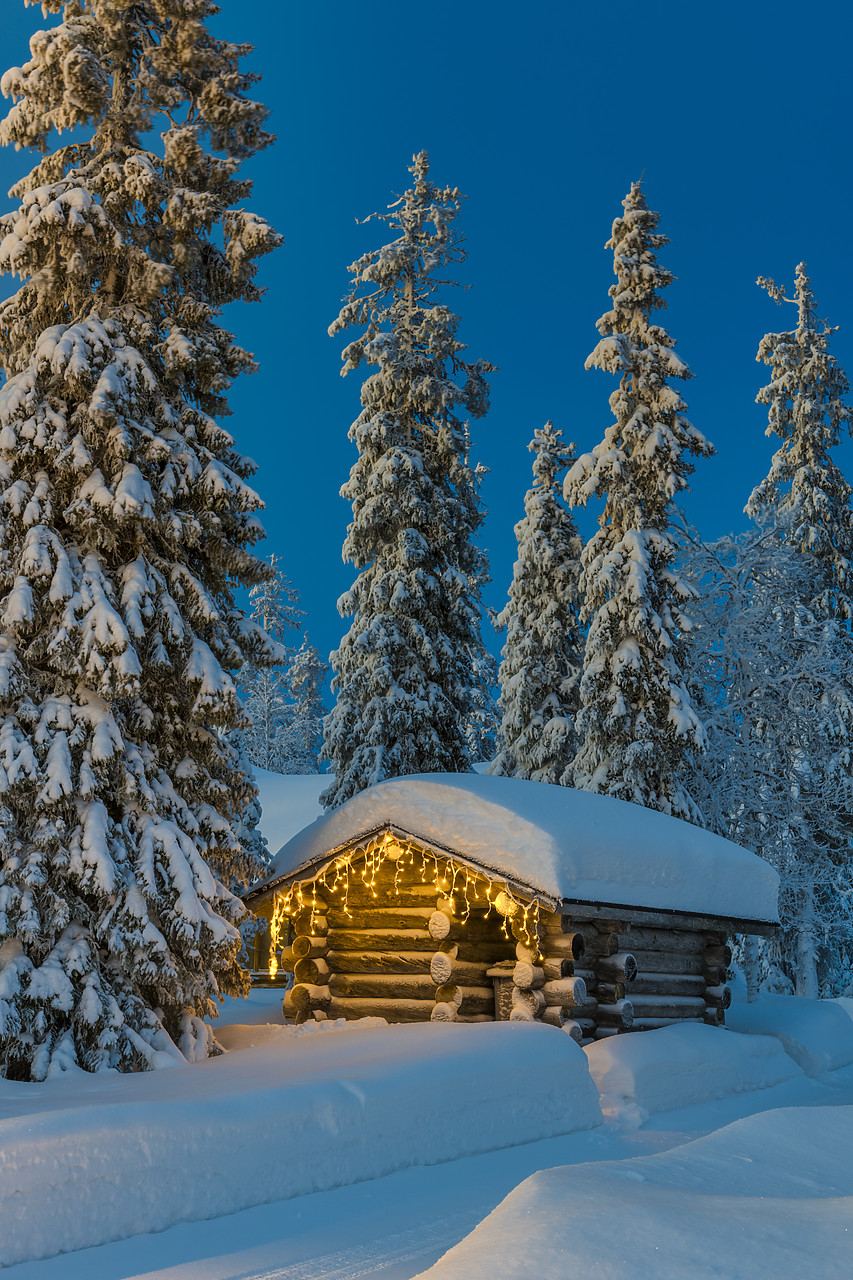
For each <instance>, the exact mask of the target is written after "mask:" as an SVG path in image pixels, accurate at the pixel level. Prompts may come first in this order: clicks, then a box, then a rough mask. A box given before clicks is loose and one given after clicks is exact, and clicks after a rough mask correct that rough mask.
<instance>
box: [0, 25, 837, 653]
mask: <svg viewBox="0 0 853 1280" xmlns="http://www.w3.org/2000/svg"><path fill="white" fill-rule="evenodd" d="M220 3H221V14H220V15H219V17H218V18H217V19H215V22H214V28H215V30H216V32H217V34H220V35H225V36H227V37H228V38H230V39H233V40H235V41H247V42H249V43H252V44H254V45H255V46H256V52H255V53H254V54H253V55H252V57H251V59H250V61H249V65H250V67H251V68H252V69H253V70H257V71H259V72H261V74H262V75H263V81H262V83H261V85H260V86H259V87H258V96H260V97H261V98H262V99H263V100H264V101H265V102H266V103H267V104H268V105H269V107H270V108H271V127H272V128H273V129H274V130H276V132H277V133H278V144H277V146H276V147H275V148H274V149H273V150H271V151H269V152H266V153H264V154H262V155H261V156H259V157H257V158H256V159H255V160H254V161H253V162H252V163H251V166H250V170H249V172H250V174H251V176H252V177H253V178H254V179H255V182H256V188H255V193H254V199H253V205H254V207H255V208H257V209H258V210H259V211H260V212H261V213H263V214H264V215H265V216H267V217H268V218H269V219H270V220H271V221H272V222H273V223H274V224H275V225H276V226H277V227H278V229H279V230H281V231H282V232H283V233H284V235H285V237H286V243H285V246H284V248H283V249H281V250H280V251H279V252H278V254H276V255H275V256H274V257H272V258H268V259H266V260H265V261H264V262H263V263H262V280H263V283H265V284H266V285H267V286H268V292H267V294H266V297H265V299H264V301H263V302H262V303H261V304H259V305H258V306H255V307H242V308H234V309H232V312H231V313H230V314H229V317H228V323H229V324H230V325H231V327H232V328H233V330H234V332H235V333H236V335H237V338H238V340H239V341H241V343H242V344H243V345H245V346H248V347H249V348H250V349H252V350H254V352H255V353H256V355H257V357H258V359H259V361H260V363H261V369H260V372H259V373H258V374H256V375H255V376H254V377H252V378H246V379H244V380H243V382H242V384H241V385H237V386H236V387H235V388H234V392H233V395H232V405H233V408H234V416H233V417H232V418H231V420H230V422H229V424H228V425H229V429H230V430H232V431H233V433H234V434H235V436H236V438H237V441H238V445H239V446H240V448H241V449H242V450H243V451H244V452H245V453H248V454H250V455H251V456H252V457H254V458H255V459H256V461H257V462H258V464H259V471H258V474H257V477H256V484H257V487H258V489H259V491H260V492H261V494H262V496H263V497H264V498H265V500H266V502H267V512H266V514H265V524H266V528H267V531H268V539H267V542H266V543H265V544H264V545H263V550H264V552H265V553H268V552H269V551H275V552H277V553H279V554H280V555H281V556H282V558H283V561H284V563H285V566H286V568H287V572H288V573H289V576H290V577H291V579H292V581H293V582H294V584H295V585H296V586H297V587H298V589H299V591H300V593H301V597H302V605H303V608H304V609H305V610H306V612H307V615H308V619H307V625H308V630H309V634H310V638H311V639H312V641H313V642H314V643H316V644H317V645H318V646H319V648H320V649H321V651H323V652H328V650H329V649H330V648H332V647H333V646H334V645H335V644H336V643H337V641H338V640H339V638H340V636H341V634H342V628H343V625H344V624H343V623H342V622H341V620H340V619H339V617H338V615H337V611H336V607H335V602H336V599H337V597H338V595H339V594H340V592H341V591H342V590H344V589H345V588H346V587H347V586H348V585H349V583H350V581H351V577H352V571H351V568H350V567H349V566H345V565H344V564H343V563H342V561H341V554H340V549H341V543H342V541H343V537H344V533H345V529H346V524H347V518H348V508H347V506H346V504H345V503H344V502H343V501H342V499H340V498H339V497H338V489H339V487H340V485H341V484H342V483H343V481H344V480H345V479H346V477H347V474H348V471H349V468H350V466H351V464H352V462H353V459H354V452H353V447H352V445H350V443H349V442H348V440H347V429H348V427H349V424H350V422H351V421H352V420H353V418H355V417H356V415H357V413H358V409H359V403H358V397H359V381H358V375H351V376H350V377H349V378H347V379H345V380H342V379H341V378H340V377H339V369H340V348H341V346H342V340H341V338H337V339H330V338H329V337H328V336H327V334H326V329H327V327H328V325H329V323H330V322H331V321H332V319H333V318H334V316H335V315H336V313H337V309H338V305H339V300H340V298H341V295H342V294H343V293H344V291H345V289H346V288H347V283H348V278H349V277H348V275H347V271H346V267H347V264H348V263H350V262H351V261H353V259H355V258H356V257H357V256H358V255H359V254H360V253H362V252H364V251H365V250H366V249H367V248H369V247H372V246H374V245H375V244H377V243H379V242H381V235H382V228H381V226H379V225H378V224H369V225H368V226H361V227H360V226H358V225H357V224H356V218H358V217H364V216H365V215H367V214H368V213H370V212H372V211H373V210H374V209H377V208H381V207H383V206H384V205H385V204H387V203H388V202H389V201H390V200H391V199H392V198H393V195H394V194H395V193H397V192H399V191H401V190H403V189H404V187H405V186H406V185H407V182H408V178H409V175H408V172H407V165H408V163H409V162H410V159H411V156H412V153H413V152H414V151H417V150H420V149H421V148H426V149H427V150H428V151H429V152H430V156H431V160H432V173H433V177H434V178H435V180H436V181H437V182H440V183H447V184H451V185H458V186H459V187H461V189H462V190H463V191H464V192H466V194H467V195H468V197H469V199H468V202H467V204H466V206H465V209H464V213H463V227H464V232H465V235H466V239H467V249H468V255H469V256H468V261H467V263H466V264H465V266H464V268H463V275H464V278H465V279H466V280H467V281H468V282H469V283H470V285H471V288H470V289H469V290H468V291H467V292H462V291H457V292H456V296H455V299H454V305H455V309H456V310H457V311H458V313H459V314H460V316H461V321H462V323H461V327H460V336H461V337H462V339H463V340H464V341H466V342H467V343H468V344H469V348H470V354H471V356H472V357H477V358H478V357H485V358H487V359H489V360H491V361H492V362H493V363H494V364H496V365H498V366H499V370H500V371H499V372H498V373H496V374H494V376H493V379H492V408H491V410H490V412H489V414H488V416H487V417H486V418H484V419H482V420H480V421H478V422H476V423H474V424H472V427H473V439H474V456H475V459H476V460H478V461H481V462H483V463H484V464H485V465H486V466H488V467H489V468H490V469H491V470H490V474H489V475H488V476H487V477H486V481H485V484H484V489H483V498H484V502H485V505H486V507H487V508H488V511H489V514H488V517H487V520H486V524H485V528H484V536H483V542H484V545H485V546H486V547H488V549H489V551H490V554H491V561H492V576H493V579H494V581H493V583H492V585H491V587H490V588H489V589H488V601H489V603H490V604H493V605H494V606H496V607H500V606H501V604H502V603H503V599H504V597H505V593H506V588H507V586H508V583H509V579H510V575H511V572H512V562H513V560H514V553H515V541H514V537H513V532H512V529H513V524H514V523H515V521H516V520H518V519H519V518H520V516H521V514H522V502H523V496H524V492H525V490H526V488H527V486H528V484H529V480H530V455H529V454H528V453H527V443H528V441H529V440H530V438H531V436H532V434H533V430H534V428H536V427H537V426H540V425H541V424H542V423H543V422H544V421H545V419H546V418H549V417H550V418H552V419H553V420H554V422H555V424H556V425H557V426H559V427H561V428H562V430H563V432H564V435H565V436H566V437H567V438H568V439H570V440H574V441H575V442H576V443H577V445H578V447H579V448H582V449H588V448H591V447H592V446H593V445H594V444H595V443H596V442H597V441H598V440H599V439H600V438H601V434H602V432H603V430H604V428H605V426H606V425H607V423H608V422H609V420H610V419H609V409H608V403H607V400H608V396H609V394H610V392H611V390H612V389H613V385H614V382H613V379H612V378H610V377H609V376H608V375H606V374H603V373H600V372H598V371H590V372H585V371H584V367H583V366H584V360H585V358H586V356H587V355H588V354H589V352H590V351H591V349H592V347H593V346H594V344H595V341H596V337H597V335H596V331H595V327H594V326H595V321H596V319H597V318H598V316H599V315H600V314H601V313H602V312H603V311H604V310H605V308H606V307H607V304H608V299H607V290H608V288H609V286H610V284H611V281H612V278H613V277H612V259H611V255H610V254H609V252H607V251H605V250H604V248H603V245H604V242H605V241H606V240H607V238H608V236H609V233H610V226H611V223H612V221H613V218H614V217H615V216H617V215H618V214H619V212H620V211H621V200H622V197H623V196H624V194H625V192H626V191H627V189H628V187H629V185H630V183H631V181H632V180H633V179H635V178H637V177H639V176H640V174H644V182H645V187H646V192H647V196H648V200H649V203H650V205H651V206H652V208H655V209H658V210H659V211H660V213H661V216H662V223H661V229H662V230H663V231H664V232H665V233H666V234H668V235H669V236H670V238H671V241H672V243H671V245H670V246H669V247H668V248H667V249H666V250H665V251H664V252H663V253H662V254H661V260H662V261H663V262H664V263H665V264H666V265H667V266H668V267H670V268H671V269H672V270H673V271H674V272H675V274H676V275H677V277H678V280H677V282H676V283H675V284H674V285H673V286H672V288H671V289H670V290H669V291H668V293H669V297H668V304H669V305H668V310H667V311H666V312H664V313H662V317H661V319H662V323H663V324H664V325H665V326H666V327H667V328H668V329H669V331H670V332H671V333H672V334H673V336H674V337H676V338H677V340H678V350H679V353H680V354H681V356H682V357H683V358H684V359H685V360H686V361H687V362H688V364H689V365H690V366H691V368H692V370H693V373H694V374H695V378H694V380H692V381H691V382H689V383H688V384H687V385H686V387H685V396H686V399H687V401H688V404H689V410H690V416H691V418H692V419H693V421H694V422H695V424H696V425H697V426H698V427H699V428H700V429H701V430H702V431H703V432H704V433H705V434H706V435H707V436H708V438H709V439H710V440H712V441H713V443H714V444H715V445H716V448H717V455H716V456H715V457H714V458H713V459H711V460H710V461H706V462H700V463H699V464H698V467H697V471H696V474H695V475H694V477H693V488H692V492H691V493H690V494H689V495H688V497H687V498H686V506H687V508H688V512H689V514H690V516H691V517H692V519H693V520H694V521H695V523H696V524H697V525H698V526H699V528H700V529H701V531H702V532H703V533H704V534H705V536H707V537H713V536H715V535H717V534H720V533H724V532H727V531H728V530H730V529H732V528H738V527H742V526H743V523H744V517H743V516H742V514H741V510H742V507H743V504H744V502H745V501H746V498H747V497H748V496H749V493H750V491H751V489H752V487H753V485H754V484H755V483H757V481H758V480H760V479H761V478H762V477H763V475H764V474H765V473H766V471H767V467H768V464H769V459H770V455H771V452H772V449H773V442H772V441H771V440H768V439H766V438H765V436H764V424H765V420H766V419H765V411H764V410H763V409H762V408H761V407H760V406H758V405H756V404H755V403H754V400H755V394H756V391H757V390H758V388H759V387H760V386H761V385H762V382H763V375H764V366H760V365H758V364H756V363H755V352H756V349H757V346H758V342H759V340H760V338H761V336H762V335H763V334H764V333H765V332H766V331H768V330H770V329H774V328H785V327H789V325H790V324H791V322H792V321H791V317H792V316H793V314H794V312H793V308H785V309H784V311H783V310H781V309H779V308H777V307H776V306H775V305H774V304H773V303H772V302H771V301H770V300H769V299H768V298H767V297H766V295H764V294H763V293H762V291H761V290H759V289H758V288H757V287H756V285H755V278H756V276H758V275H770V276H773V277H775V278H776V279H777V280H779V281H780V282H783V283H784V284H785V285H786V286H787V287H788V288H789V289H790V288H791V286H792V284H793V276H794V268H795V266H796V264H797V262H799V261H800V260H802V259H805V260H806V261H807V263H808V266H809V272H810V274H811V277H812V280H813V283H814V287H815V290H816V293H817V298H818V303H819V306H820V309H821V311H822V312H823V313H824V314H825V315H826V316H828V317H829V319H830V320H831V321H832V323H834V324H839V325H841V326H842V331H841V332H840V333H839V334H838V335H836V339H835V346H834V350H835V353H836V355H837V356H838V357H839V359H840V360H841V361H842V363H843V364H844V366H845V368H846V369H847V370H848V372H849V373H851V374H853V256H851V251H850V242H849V231H848V225H849V221H850V205H851V199H850V197H851V187H853V179H851V163H850V155H851V151H850V121H851V118H853V113H851V97H853V88H851V76H850V64H849V52H850V48H851V44H853V17H852V16H851V11H850V9H849V6H848V5H847V4H845V3H841V2H838V3H834V2H829V3H827V2H818V3H812V4H811V5H803V4H802V3H801V2H800V3H796V4H794V3H790V2H789V0H781V2H780V3H774V4H770V3H764V2H762V0H758V2H757V0H747V3H744V2H743V0H741V3H730V2H729V0H722V2H721V3H717V4H714V5H699V4H692V3H689V0H688V2H687V3H685V0H680V2H678V3H673V2H670V0H665V2H663V3H660V2H658V3H655V4H647V5H637V4H629V3H625V2H624V0H611V3H610V4H608V5H602V4H584V5H580V4H576V3H574V0H562V3H552V2H551V0H545V2H541V3H531V4H528V5H523V6H521V5H508V4H505V3H501V2H500V0H492V2H491V3H486V2H485V0H456V2H455V3H448V2H447V0H433V3H431V4H429V5H426V6H414V5H406V4H400V3H399V2H397V3H390V2H385V0H360V3H358V4H347V3H343V0H331V2H330V3H324V4H318V3H316V2H311V0H298V2H297V0H251V3H248V4H247V3H245V0H244V2H243V3H238V0H220ZM41 22H42V19H41V14H40V9H39V8H27V9H25V8H24V6H23V0H4V4H3V58H2V61H3V63H4V65H11V64H14V63H21V62H23V61H24V59H25V58H26V41H27V39H28V38H29V35H30V34H31V32H32V31H33V30H34V29H36V27H37V26H38V25H40V24H41ZM27 163H28V161H27V158H26V157H24V156H22V155H15V153H14V152H6V153H5V154H2V155H0V186H2V187H3V189H4V190H5V189H7V188H8V187H9V186H10V185H11V183H12V182H13V181H14V180H15V179H16V178H17V177H18V176H20V174H21V173H22V172H23V171H24V170H25V166H27ZM377 237H380V240H377ZM789 312H790V315H789V314H788V313H789ZM843 459H844V462H845V464H846V467H847V470H848V473H850V472H853V450H851V447H850V446H849V445H848V446H846V447H845V449H844V453H843ZM589 527H590V521H589V519H586V520H585V521H584V528H585V530H586V531H588V530H589ZM487 630H490V629H489V628H487ZM497 643H498V644H499V641H498V642H497Z"/></svg>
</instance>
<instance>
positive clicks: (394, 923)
mask: <svg viewBox="0 0 853 1280" xmlns="http://www.w3.org/2000/svg"><path fill="white" fill-rule="evenodd" d="M432 914H433V908H432V907H386V906H381V907H380V906H370V907H354V908H353V910H352V912H351V913H350V914H349V915H347V914H346V912H344V911H338V910H337V909H334V908H333V909H331V910H330V911H329V924H330V925H331V927H332V928H333V929H384V930H389V929H426V927H427V925H428V924H429V921H430V918H431V916H432Z"/></svg>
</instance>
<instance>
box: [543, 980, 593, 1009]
mask: <svg viewBox="0 0 853 1280" xmlns="http://www.w3.org/2000/svg"><path fill="white" fill-rule="evenodd" d="M542 990H543V993H544V995H545V1003H546V1004H549V1005H581V1004H586V1002H587V998H588V996H587V989H586V983H585V982H584V980H583V978H554V979H552V980H551V981H550V982H546V983H545V985H544V987H543V988H542Z"/></svg>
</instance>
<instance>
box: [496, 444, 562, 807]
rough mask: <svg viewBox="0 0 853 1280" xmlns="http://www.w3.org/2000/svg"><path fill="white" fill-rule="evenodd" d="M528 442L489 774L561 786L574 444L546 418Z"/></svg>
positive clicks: (504, 616)
mask: <svg viewBox="0 0 853 1280" xmlns="http://www.w3.org/2000/svg"><path fill="white" fill-rule="evenodd" d="M529 447H530V449H531V450H532V452H533V454H534V462H533V477H534V480H533V486H532V488H531V489H529V490H528V492H527V496H526V497H525V499H524V511H525V515H524V519H523V520H520V521H519V522H518V524H517V525H516V526H515V536H516V538H517V539H518V559H517V560H516V562H515V568H514V569H513V575H512V584H511V586H510V589H509V601H508V603H507V605H506V607H505V608H504V610H503V612H502V613H501V614H500V615H499V616H498V625H499V626H502V627H505V628H506V633H507V635H506V643H505V645H504V648H503V654H502V661H501V666H500V673H499V679H500V686H501V694H500V700H499V706H500V710H501V727H500V736H499V739H498V742H499V748H500V749H499V752H498V755H497V757H496V758H495V760H494V761H493V762H492V764H491V765H490V766H489V773H497V774H506V775H507V776H509V777H515V778H531V779H532V780H533V781H535V782H555V783H562V784H563V785H564V786H568V785H571V780H572V775H571V764H572V761H573V760H574V757H575V755H576V754H577V749H578V740H577V735H576V733H575V725H574V719H575V716H576V715H577V711H578V683H579V680H580V662H581V650H582V648H583V635H582V633H581V628H580V620H579V612H580V592H579V590H578V577H579V574H580V554H581V549H582V545H583V544H582V543H581V540H580V538H579V537H578V532H577V529H576V528H575V523H574V521H573V519H572V517H571V515H570V513H569V511H568V510H567V509H566V507H565V506H564V505H563V503H562V501H561V498H560V496H559V490H560V481H561V478H562V474H563V472H564V471H565V470H566V467H567V466H571V464H572V463H573V462H574V460H575V454H574V445H568V446H567V445H566V444H565V443H564V441H563V438H562V432H560V431H558V430H557V429H556V428H555V427H554V426H553V424H552V423H550V422H546V423H545V426H544V427H543V428H542V430H541V431H539V430H537V431H536V432H535V433H534V437H533V440H532V441H531V443H530V446H529Z"/></svg>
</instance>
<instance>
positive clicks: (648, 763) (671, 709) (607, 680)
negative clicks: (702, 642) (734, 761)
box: [565, 183, 712, 821]
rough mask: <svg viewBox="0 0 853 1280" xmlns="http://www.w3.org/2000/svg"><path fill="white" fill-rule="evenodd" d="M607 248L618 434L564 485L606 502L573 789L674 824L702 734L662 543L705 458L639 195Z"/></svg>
mask: <svg viewBox="0 0 853 1280" xmlns="http://www.w3.org/2000/svg"><path fill="white" fill-rule="evenodd" d="M623 206H624V209H625V212H624V215H623V216H622V217H621V218H617V219H616V221H615V222H614V223H613V232H612V236H611V239H610V240H609V241H608V243H607V248H611V249H613V252H614V268H613V269H614V272H615V274H616V283H615V284H614V285H612V286H611V288H610V297H611V298H612V299H613V308H612V310H610V311H608V312H606V313H605V314H604V315H603V316H602V317H601V319H600V320H599V321H598V326H597V327H598V331H599V333H600V334H601V335H602V338H601V341H600V342H599V344H598V346H597V347H596V348H595V350H594V351H593V352H592V354H591V355H590V356H589V358H588V360H587V362H586V365H587V368H591V367H595V368H598V369H603V370H605V372H607V373H615V374H617V375H618V377H619V387H618V390H616V391H614V392H613V394H612V395H611V397H610V408H611V410H612V411H613V416H614V422H613V423H612V425H611V426H610V427H608V428H607V430H606V432H605V434H604V439H603V440H602V442H601V443H600V444H598V445H596V447H595V448H594V449H593V451H592V452H591V453H586V454H583V455H582V456H581V457H580V458H578V461H577V462H576V463H575V465H574V466H573V467H572V469H571V471H570V472H569V474H568V476H567V477H566V483H565V496H566V500H567V501H568V502H569V503H570V504H571V505H572V506H585V505H586V503H587V502H588V501H589V499H590V498H593V497H597V498H603V499H604V511H603V513H602V515H601V516H600V517H599V529H598V531H597V533H596V534H595V535H594V536H593V538H592V539H591V540H590V542H588V543H587V545H586V547H585V548H584V551H583V555H582V566H583V567H582V574H581V591H582V593H583V596H584V606H583V618H584V619H588V620H589V632H588V634H587V640H586V649H585V653H584V663H583V675H582V678H581V686H580V698H581V710H580V713H579V715H578V721H577V726H578V732H579V733H580V735H581V736H582V738H583V743H582V746H581V748H580V750H579V752H578V755H577V757H576V759H575V763H574V785H575V786H578V787H582V788H584V789H586V790H589V791H597V792H601V793H603V794H606V795H613V796H617V797H619V798H620V799H623V800H631V801H634V802H635V803H637V804H642V805H645V806H646V807H648V808H650V809H660V810H662V811H663V812H664V813H671V814H674V815H676V816H677V817H681V818H689V819H691V820H694V821H696V820H698V812H697V810H696V808H695V805H694V804H693V803H692V802H691V800H690V798H689V796H688V795H687V794H686V793H685V791H684V790H683V788H682V785H681V783H680V781H679V772H680V769H681V765H682V762H683V760H684V758H685V756H686V755H688V754H689V753H690V752H691V751H693V750H695V749H697V748H701V746H702V742H703V731H702V725H701V722H700V720H699V718H698V716H697V715H696V712H695V710H694V708H693V705H692V703H691V699H690V695H689V693H688V690H687V688H686V686H685V682H684V677H683V673H682V659H683V641H682V637H683V635H684V633H685V632H686V631H687V630H688V629H689V625H690V623H689V619H688V618H687V617H686V616H685V613H684V606H685V604H686V602H687V601H688V600H689V598H690V594H691V592H690V589H689V588H688V587H687V586H686V585H685V584H684V583H683V582H682V581H681V580H680V579H679V577H678V575H677V573H676V571H675V567H674V561H675V559H676V547H675V544H674V541H673V537H672V533H671V521H672V513H673V508H672V500H673V498H674V497H675V495H676V494H677V493H678V492H679V490H681V489H683V488H685V487H686V485H687V477H688V475H689V474H690V472H691V471H692V470H693V466H692V463H691V462H690V455H695V454H699V455H703V456H707V455H708V454H710V453H711V452H712V449H711V446H710V445H709V444H708V443H707V441H706V440H705V439H704V438H703V436H702V435H700V433H699V432H698V431H697V430H696V428H695V427H693V426H692V424H691V423H690V422H689V421H688V419H687V418H686V417H685V410H686V407H687V406H686V405H685V403H684V401H683V399H682V397H681V395H680V393H679V391H678V389H677V387H674V386H671V385H670V380H671V379H685V378H689V377H690V376H691V375H690V370H689V369H688V368H687V366H686V365H685V364H684V362H683V361H682V360H681V359H680V358H679V357H678V356H677V355H676V354H675V351H674V350H673V347H674V346H675V340H674V339H673V338H671V337H670V335H669V334H668V333H667V332H666V330H665V329H663V328H662V327H661V326H660V325H657V324H655V323H654V322H653V318H652V317H653V314H654V312H655V311H656V310H657V309H658V308H660V307H663V306H664V305H665V303H664V300H663V298H662V297H661V291H662V290H663V289H664V288H665V287H666V286H667V285H669V284H670V283H671V282H672V280H673V276H672V274H671V272H669V271H667V270H666V269H665V268H664V267H662V266H661V265H660V264H659V263H658V261H657V257H656V250H657V249H659V248H660V247H661V246H663V245H665V244H667V243H668V241H667V238H666V237H665V236H663V235H661V234H660V233H659V232H658V230H657V227H658V223H659V215H658V214H657V213H654V212H652V211H651V210H650V209H649V208H648V206H647V204H646V200H645V197H644V195H643V192H642V190H641V187H640V184H639V183H634V184H633V186H632V188H631V191H630V192H629V194H628V196H627V197H626V198H625V200H624V201H623Z"/></svg>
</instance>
